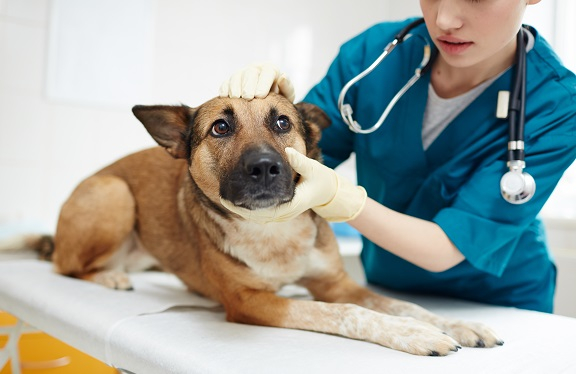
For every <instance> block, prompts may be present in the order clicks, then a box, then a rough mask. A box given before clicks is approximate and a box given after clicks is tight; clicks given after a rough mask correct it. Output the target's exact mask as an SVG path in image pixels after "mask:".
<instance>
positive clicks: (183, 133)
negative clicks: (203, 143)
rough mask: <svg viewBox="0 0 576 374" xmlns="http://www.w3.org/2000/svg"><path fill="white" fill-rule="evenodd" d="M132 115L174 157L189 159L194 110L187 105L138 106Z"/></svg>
mask: <svg viewBox="0 0 576 374" xmlns="http://www.w3.org/2000/svg"><path fill="white" fill-rule="evenodd" d="M132 113H134V115H135V116H136V118H138V119H139V120H140V122H142V124H143V125H144V127H146V130H148V132H149V133H150V135H152V138H154V140H156V142H157V143H158V144H159V145H161V146H162V147H164V148H165V149H166V151H168V153H169V154H170V155H171V156H172V157H174V158H186V157H187V146H186V138H187V133H188V126H189V124H190V123H191V118H192V116H193V114H194V109H192V108H190V107H188V106H186V105H181V106H170V105H152V106H147V105H136V106H135V107H133V108H132Z"/></svg>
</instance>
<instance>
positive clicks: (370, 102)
mask: <svg viewBox="0 0 576 374" xmlns="http://www.w3.org/2000/svg"><path fill="white" fill-rule="evenodd" d="M410 21H413V20H407V21H404V22H394V23H382V24H378V25H375V26H373V27H371V28H370V29H368V30H366V31H365V32H363V33H362V34H360V35H358V36H357V37H355V38H353V39H351V40H350V41H348V42H347V43H346V44H344V45H343V46H342V47H341V49H340V52H339V54H338V56H337V57H336V59H335V60H334V61H333V63H332V65H331V66H330V69H329V71H328V73H327V75H326V76H325V77H324V78H323V79H322V80H321V81H320V82H319V83H318V84H317V85H316V86H315V87H313V89H312V90H311V91H310V92H309V93H308V95H307V96H306V98H305V99H304V101H306V102H310V103H313V104H316V105H318V106H320V107H321V108H322V109H323V110H324V111H325V112H326V113H327V114H328V115H329V116H330V118H331V119H332V125H331V126H330V127H329V128H328V129H326V130H324V132H323V134H322V140H321V142H320V146H321V147H322V150H323V154H324V162H325V163H326V164H327V165H328V166H330V167H336V166H337V165H339V164H340V163H341V162H343V161H344V160H346V159H347V158H349V156H350V154H351V153H356V168H357V173H358V183H359V184H360V185H362V186H364V187H365V188H366V190H367V192H368V195H369V196H370V197H371V198H372V199H374V200H376V201H378V202H380V203H381V204H383V205H385V206H387V207H389V208H391V209H394V210H396V211H398V212H402V213H405V214H408V215H411V216H414V217H419V218H422V219H426V220H430V221H433V222H435V223H437V224H438V225H439V226H440V227H441V228H442V230H444V232H445V233H446V234H447V236H448V237H449V238H450V240H451V241H452V242H453V243H454V244H455V245H456V247H457V248H458V250H459V251H460V252H462V254H463V255H464V256H465V258H466V259H465V260H464V261H463V262H461V263H460V264H459V265H457V266H455V267H453V268H451V269H449V270H447V271H444V272H430V271H426V270H424V269H421V268H419V267H417V266H415V265H412V264H411V263H409V262H407V261H404V260H402V259H401V258H399V257H397V256H395V255H393V254H391V253H390V252H388V251H386V249H385V248H380V247H378V246H376V245H375V244H374V243H372V242H370V241H369V240H368V239H366V238H363V250H362V255H361V258H362V261H363V264H364V267H365V271H366V277H367V280H368V281H369V282H370V283H374V284H377V285H381V286H384V287H386V288H389V289H394V290H400V291H408V292H419V293H422V292H424V293H429V294H437V295H444V296H450V297H457V298H462V299H467V300H473V301H479V302H484V303H489V304H496V305H504V306H515V307H518V308H524V309H532V310H538V311H544V312H552V308H553V296H554V289H555V282H556V268H555V265H554V262H553V259H552V258H551V255H550V252H549V249H548V245H547V242H546V236H545V232H544V227H543V225H542V222H541V221H540V219H539V218H538V212H539V211H540V210H541V209H542V206H543V205H544V203H545V202H546V200H547V199H548V197H549V196H550V194H551V193H552V191H553V189H554V187H555V186H556V184H557V183H558V181H559V179H560V178H561V176H562V174H563V172H564V171H565V170H566V169H567V168H568V167H569V166H570V164H571V163H572V162H573V161H574V160H575V159H576V77H575V76H574V74H573V73H572V72H570V71H569V70H567V69H566V68H564V67H563V66H562V64H561V62H560V61H559V59H558V57H557V56H556V55H555V54H554V52H553V51H552V50H551V48H550V46H549V45H548V44H547V42H546V41H545V40H544V39H543V38H542V37H541V36H540V35H539V34H538V33H537V32H536V31H535V30H534V29H531V31H532V33H533V35H534V37H535V45H534V48H533V49H532V50H531V51H529V52H528V55H527V93H526V124H525V126H526V129H525V134H526V135H525V147H526V165H527V167H526V171H527V172H529V173H530V174H531V175H532V176H533V177H534V179H535V180H536V184H537V188H536V194H535V196H534V197H533V198H532V200H530V201H529V202H527V203H525V204H522V205H512V204H510V203H508V202H506V201H505V200H504V199H503V198H502V197H501V195H500V184H499V183H500V178H501V177H502V175H503V174H504V173H505V172H506V171H507V167H506V149H507V142H508V132H507V131H508V123H507V121H506V120H502V119H497V118H496V117H495V112H496V101H497V95H498V91H500V90H509V89H510V87H511V81H512V79H513V69H509V70H508V71H507V72H505V73H504V74H503V75H502V76H501V77H499V78H498V79H497V80H496V81H495V82H494V83H493V84H492V85H490V86H489V87H488V88H487V89H486V90H485V91H484V92H483V93H482V94H481V95H480V96H479V97H478V98H477V99H476V100H475V101H474V102H472V103H471V104H470V105H469V106H468V107H467V108H466V109H465V110H464V111H463V112H462V113H461V114H460V115H459V116H457V117H456V118H455V119H454V120H453V121H452V122H451V123H450V124H449V126H448V127H447V128H446V129H445V130H444V131H443V132H442V133H441V134H440V135H439V136H438V138H437V139H436V140H435V141H434V142H433V143H432V144H431V145H430V147H429V148H428V149H427V150H424V149H423V146H422V121H423V114H424V109H425V106H426V100H427V96H428V85H429V83H430V75H429V73H427V74H426V75H424V76H422V78H421V79H420V80H419V81H418V82H417V83H416V84H415V85H414V86H413V87H412V88H411V89H410V90H409V91H408V92H407V93H406V94H405V95H404V97H402V99H401V100H400V101H399V102H398V103H397V104H396V106H395V108H394V109H393V110H392V111H391V112H390V115H389V116H388V118H387V119H386V121H385V122H384V124H383V125H382V127H380V129H378V130H377V131H376V132H374V133H372V134H368V135H362V134H355V133H353V132H351V131H350V130H349V129H348V127H347V125H346V124H345V123H344V122H343V121H342V119H341V117H340V113H339V111H338V107H337V100H338V95H339V93H340V90H341V88H342V87H343V86H344V85H345V84H346V83H347V82H348V81H349V80H350V79H352V78H353V77H355V76H356V75H357V74H359V73H360V72H361V71H362V70H364V69H365V68H366V67H368V66H369V65H370V64H371V63H372V62H373V61H374V60H375V59H376V58H377V57H378V56H379V55H380V53H381V52H382V51H383V49H384V47H385V45H386V44H387V43H388V42H390V41H391V40H392V39H393V37H394V35H395V34H396V33H397V32H398V31H399V30H400V29H401V28H403V27H404V26H406V25H407V24H408V23H409V22H410ZM412 33H413V34H420V35H423V36H425V37H426V38H428V39H429V38H430V37H429V35H428V32H427V30H426V28H425V26H424V25H421V26H419V27H417V28H416V29H415V30H414V31H413V32H412ZM422 47H423V42H422V41H421V40H419V38H411V39H408V40H407V41H406V42H404V44H403V45H400V46H399V47H398V48H396V49H395V50H394V52H393V53H391V54H390V55H389V56H388V57H387V58H386V60H385V61H384V62H383V63H382V64H381V65H380V66H379V67H378V68H377V69H376V71H374V72H373V73H372V74H370V75H369V76H368V77H366V78H365V79H363V80H361V81H360V83H358V84H357V85H355V86H354V87H353V88H352V89H351V90H350V91H349V94H348V96H347V100H346V101H347V102H349V103H350V104H351V105H352V108H353V109H354V117H355V119H356V120H357V121H358V122H359V123H360V124H361V125H363V127H364V128H367V127H370V126H372V125H373V124H374V123H376V121H377V120H378V118H379V117H380V115H381V114H382V112H383V110H384V108H385V107H386V105H387V104H388V102H389V101H390V100H391V99H392V97H393V96H394V95H395V94H396V93H397V92H398V90H399V89H400V88H401V87H402V86H403V85H404V84H405V83H406V82H407V81H408V79H410V77H411V76H412V75H413V74H414V69H415V68H416V67H417V66H418V64H419V63H420V61H421V59H422V52H423V48H422ZM572 203H574V202H572ZM418 234H419V233H417V232H414V235H418Z"/></svg>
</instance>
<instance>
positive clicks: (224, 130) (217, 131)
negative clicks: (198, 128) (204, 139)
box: [212, 120, 230, 136]
mask: <svg viewBox="0 0 576 374" xmlns="http://www.w3.org/2000/svg"><path fill="white" fill-rule="evenodd" d="M229 132H230V125H229V124H228V123H227V122H226V121H224V120H218V121H216V122H214V123H213V124H212V135H214V136H223V135H226V134H228V133H229Z"/></svg>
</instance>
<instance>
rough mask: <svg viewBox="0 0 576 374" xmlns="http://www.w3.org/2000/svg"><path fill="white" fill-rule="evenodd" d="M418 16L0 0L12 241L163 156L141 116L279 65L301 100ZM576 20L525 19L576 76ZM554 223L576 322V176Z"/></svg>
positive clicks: (247, 4)
mask: <svg viewBox="0 0 576 374" xmlns="http://www.w3.org/2000/svg"><path fill="white" fill-rule="evenodd" d="M418 15H420V8H419V2H418V1H417V0H406V1H394V0H357V1H348V0H314V1H309V0H307V1H304V0H293V1H276V0H243V1H234V0H162V1H159V0H0V238H1V237H2V235H9V234H13V233H17V232H18V231H30V230H31V229H33V230H42V231H45V232H53V231H54V229H55V226H56V220H57V217H58V211H59V209H60V206H61V204H62V203H63V202H64V200H65V199H66V197H67V196H68V195H69V194H70V192H71V191H72V189H73V188H74V187H75V186H76V184H77V183H78V182H79V181H80V180H81V179H83V178H85V177H86V176H88V175H90V174H92V173H93V172H95V171H96V170H98V169H100V168H101V167H103V166H105V165H106V164H108V163H109V162H111V161H113V160H115V159H117V158H119V157H121V156H124V155H126V154H128V153H131V152H133V151H136V150H140V149H142V148H145V147H148V146H153V145H155V143H154V142H153V140H152V139H151V138H150V136H149V135H148V133H147V132H146V131H145V130H144V128H143V127H142V126H141V124H140V123H139V122H138V121H137V120H136V119H135V118H134V117H133V115H132V113H131V110H130V109H131V107H132V106H133V105H135V104H180V103H184V104H187V105H190V106H197V105H199V104H201V103H203V102H204V101H206V100H208V99H210V98H212V97H214V96H216V94H217V91H218V87H219V85H220V83H221V82H222V81H223V80H224V79H226V78H227V77H228V76H229V75H230V74H232V73H233V72H234V71H235V70H237V69H239V68H241V67H243V66H245V65H247V64H249V63H252V62H256V61H265V60H267V61H272V62H274V63H275V64H277V65H278V66H280V67H281V68H282V69H283V70H284V71H285V72H286V73H287V74H288V76H289V77H290V78H291V79H292V81H293V82H294V85H295V87H296V94H297V95H296V96H297V97H296V99H297V100H299V99H302V98H303V96H304V95H305V93H306V92H307V91H308V90H309V89H310V88H311V87H312V86H313V85H314V84H315V83H316V82H317V81H318V80H319V79H320V78H321V77H322V76H323V74H324V72H325V71H326V69H327V68H328V65H329V63H330V61H331V60H332V59H333V58H334V57H335V55H336V53H337V52H338V48H339V46H340V45H341V44H342V43H343V42H344V41H345V40H347V39H349V38H351V37H352V36H354V35H356V34H358V33H359V32H361V31H362V30H364V29H365V28H367V27H369V26H371V25H372V24H374V23H377V22H380V21H384V20H392V19H401V18H405V17H409V16H418ZM574 16H576V1H573V0H545V1H542V2H541V3H540V4H537V5H535V6H531V7H529V8H528V13H527V16H526V18H525V21H526V23H528V24H532V25H534V26H535V27H536V28H537V29H538V30H539V31H540V32H541V33H542V34H543V35H544V36H545V37H546V38H547V39H548V40H549V42H550V43H551V44H552V45H553V46H554V47H555V49H556V50H557V52H558V54H559V55H560V57H561V58H562V59H563V60H564V61H565V63H566V64H567V65H568V66H570V67H571V68H572V70H576V49H574V47H573V40H575V38H576V25H575V23H574V22H573V18H574ZM340 171H341V172H342V173H343V174H346V175H347V176H349V177H350V178H354V170H353V166H352V164H351V163H347V164H345V165H343V166H342V167H341V169H340ZM542 214H543V215H544V217H545V218H546V224H547V226H548V229H549V232H550V242H551V244H552V246H553V248H554V250H555V255H556V256H557V258H558V260H559V267H560V269H561V278H562V279H561V280H562V282H561V285H560V286H559V293H561V294H566V295H568V296H566V297H563V298H562V300H561V301H560V302H559V303H557V306H558V307H557V309H558V311H559V312H560V313H563V314H571V313H573V315H575V316H576V306H574V305H573V304H574V303H573V301H574V300H573V299H574V297H572V296H571V295H573V294H574V295H576V292H574V288H576V254H575V253H576V167H574V166H573V167H572V168H571V169H570V170H569V171H568V172H567V173H566V175H565V177H564V178H563V180H562V182H561V184H560V185H559V186H558V188H557V189H556V191H555V193H554V196H553V198H552V199H551V200H550V202H549V203H548V204H547V206H546V207H545V209H544V210H543V212H542ZM564 269H566V270H564Z"/></svg>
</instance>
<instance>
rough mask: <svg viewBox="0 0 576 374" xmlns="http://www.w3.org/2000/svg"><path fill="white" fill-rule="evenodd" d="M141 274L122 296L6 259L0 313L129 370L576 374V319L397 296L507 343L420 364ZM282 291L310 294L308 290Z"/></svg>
mask: <svg viewBox="0 0 576 374" xmlns="http://www.w3.org/2000/svg"><path fill="white" fill-rule="evenodd" d="M131 277H132V280H133V284H134V287H135V290H134V291H131V292H124V291H114V290H109V289H106V288H104V287H102V286H98V285H96V284H92V283H89V282H85V281H81V280H77V279H72V278H67V277H63V276H60V275H57V274H54V273H53V272H52V271H51V264H50V263H47V262H42V261H38V260H35V259H11V260H8V261H0V310H4V311H6V312H8V313H10V314H12V315H14V316H16V317H18V318H19V319H20V320H22V321H24V322H25V323H27V324H29V325H30V326H33V327H35V328H37V329H39V330H42V331H44V332H46V333H48V334H50V335H52V336H54V337H56V338H58V339H60V340H62V341H64V342H66V343H68V344H70V345H72V346H74V347H75V348H77V349H79V350H81V351H84V352H85V353H87V354H89V355H91V356H93V357H95V358H98V359H100V360H102V361H104V362H106V363H107V364H109V365H111V366H114V367H117V368H119V369H121V370H124V371H125V372H127V373H137V374H147V373H149V374H163V373H185V374H191V373H218V374H222V373H250V374H253V373H275V374H277V373H349V374H359V373H400V372H402V373H427V374H429V373H443V374H447V373H462V372H466V373H490V374H496V373H505V374H510V373H538V374H541V373H548V374H549V373H576V319H572V318H567V317H562V316H557V315H550V314H544V313H537V312H531V311H525V310H518V309H514V308H503V307H495V306H487V305H481V304H475V303H469V302H462V301H456V300H450V299H442V298H436V297H427V296H415V295H404V294H397V293H393V294H392V293H388V294H390V295H392V296H394V297H398V298H402V299H406V300H410V301H413V302H416V303H418V304H420V305H422V306H424V307H426V308H428V309H430V310H431V311H434V312H436V313H438V314H442V315H444V316H448V317H453V318H459V319H465V320H471V321H479V322H483V323H485V324H487V325H489V326H491V327H492V328H494V329H495V330H496V331H497V332H498V333H499V335H500V336H501V338H503V339H504V341H505V344H504V346H502V347H497V348H491V349H481V348H463V349H461V350H460V351H459V352H457V353H454V354H451V355H449V356H447V357H419V356H413V355H410V354H407V353H402V352H398V351H394V350H392V349H388V348H384V347H381V346H378V345H376V344H372V343H367V342H362V341H356V340H352V339H346V338H342V337H338V336H331V335H325V334H320V333H314V332H307V331H297V330H288V329H280V328H271V327H260V326H249V325H241V324H235V323H228V322H226V319H225V313H224V311H223V309H222V307H221V306H219V305H218V304H216V303H215V302H213V301H211V300H208V299H205V298H202V297H199V296H197V295H195V294H192V293H189V292H187V291H186V289H185V287H184V286H183V285H182V284H181V283H180V282H179V280H178V279H176V278H175V277H174V276H172V275H169V274H165V273H160V272H146V273H136V274H132V275H131ZM375 291H377V292H382V290H379V289H375ZM282 293H283V294H284V295H285V296H287V297H308V295H307V293H306V291H305V290H303V289H300V288H298V287H287V288H286V289H284V290H283V291H282ZM2 351H3V350H2V349H0V357H1V356H2V353H4V354H5V353H6V352H2ZM4 351H6V348H5V349H4ZM1 364H2V361H1V360H0V366H2V365H1ZM0 369H2V368H1V367H0Z"/></svg>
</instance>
